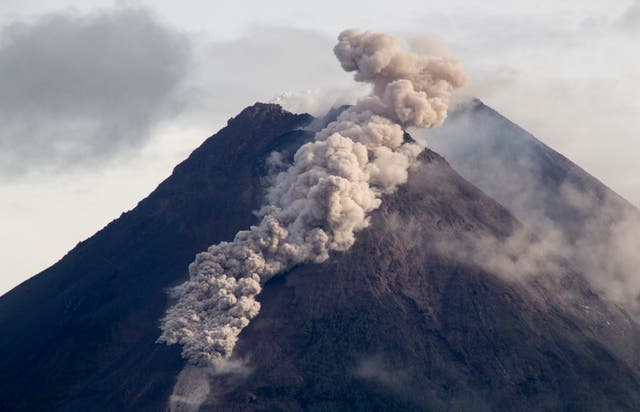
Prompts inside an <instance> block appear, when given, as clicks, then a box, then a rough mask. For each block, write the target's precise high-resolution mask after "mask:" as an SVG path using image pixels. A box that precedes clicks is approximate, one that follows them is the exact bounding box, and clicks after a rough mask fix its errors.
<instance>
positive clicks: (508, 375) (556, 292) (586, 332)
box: [0, 104, 640, 411]
mask: <svg viewBox="0 0 640 412" xmlns="http://www.w3.org/2000/svg"><path fill="white" fill-rule="evenodd" d="M310 121H311V117H310V116H307V115H294V114H291V113H287V112H285V111H283V110H282V109H281V108H280V107H279V106H275V105H265V104H256V105H254V106H252V107H249V108H247V109H245V110H244V111H243V112H242V113H240V114H239V115H238V116H237V117H235V118H234V119H231V120H230V121H229V124H228V126H227V127H226V128H225V129H223V130H221V131H220V132H219V133H218V134H216V135H215V136H213V137H212V138H210V139H208V140H207V141H205V143H204V144H203V145H202V146H201V147H200V148H198V149H197V150H196V151H195V152H194V153H193V154H192V155H191V156H190V157H189V159H187V160H186V161H185V162H183V163H181V164H180V165H179V166H177V167H176V169H175V170H174V173H173V174H172V176H171V177H170V178H168V179H167V180H166V181H164V182H163V183H162V184H160V186H159V187H158V188H157V189H156V190H155V191H154V192H153V193H152V194H151V195H150V196H149V197H147V198H146V199H145V200H143V201H142V202H140V203H139V205H138V206H137V207H136V208H135V209H134V210H132V211H131V212H128V213H125V214H123V215H122V216H121V217H120V218H119V219H117V220H115V221H114V222H112V223H111V224H109V225H108V226H107V227H106V228H104V229H103V230H101V231H100V232H98V233H97V234H96V235H95V236H93V237H92V238H90V239H88V240H86V241H84V242H82V243H80V244H79V245H78V246H77V247H76V248H75V249H74V250H72V251H71V252H69V254H67V255H66V256H65V257H64V258H63V259H62V260H61V261H60V262H58V263H57V264H55V265H54V266H52V267H51V268H49V269H48V270H46V271H44V272H43V273H41V274H39V275H37V276H36V277H34V278H32V279H30V280H29V281H27V282H25V283H23V284H22V285H20V286H19V287H17V288H15V289H14V290H12V291H11V292H9V293H8V294H6V295H4V296H2V297H1V298H0V353H2V354H3V356H2V357H0V410H8V411H19V410H150V411H157V410H163V409H166V408H167V405H168V399H169V396H170V394H171V391H172V388H173V385H174V383H175V381H176V377H177V375H178V373H179V372H180V371H181V370H182V369H183V367H184V366H185V364H184V361H183V360H182V359H181V358H180V355H179V352H180V349H179V348H177V347H167V346H164V345H160V344H157V343H155V340H156V339H157V337H158V336H159V333H160V330H159V328H158V320H159V319H160V317H161V316H162V315H163V313H164V311H165V310H166V308H167V305H169V304H170V302H169V301H168V299H167V295H166V293H165V291H166V288H168V287H169V286H172V285H175V284H177V283H179V282H181V281H183V280H184V279H185V278H186V269H187V266H188V264H189V262H190V261H191V260H192V259H193V256H194V255H195V254H196V253H197V252H199V251H201V250H203V249H205V248H206V247H207V246H208V245H209V244H211V243H216V242H219V241H221V240H229V239H231V238H232V237H233V235H234V234H235V233H236V232H237V231H238V230H240V229H244V228H247V227H248V226H249V225H250V224H252V223H254V222H255V220H256V218H255V216H254V215H253V214H252V213H251V212H252V210H255V209H256V208H257V207H258V205H259V204H260V199H261V194H262V187H263V182H262V178H263V176H264V174H265V171H266V169H265V159H266V156H268V154H269V153H270V152H271V151H272V150H285V151H288V152H289V153H291V152H292V151H293V150H294V149H295V148H296V147H297V146H299V145H300V144H301V143H302V142H304V141H305V140H306V139H308V138H309V137H310V132H307V131H303V130H299V128H300V127H303V126H305V125H307V124H309V122H310ZM523 231H526V229H524V228H523V227H522V225H521V224H520V223H519V222H518V221H517V220H516V219H515V218H514V217H513V216H512V215H511V213H510V212H509V211H508V210H507V209H505V208H504V207H502V206H501V205H500V204H498V203H497V202H495V201H494V200H492V199H491V198H490V197H488V196H486V195H485V194H483V193H482V192H481V191H480V190H478V189H477V188H476V187H475V186H473V185H472V184H470V183H468V182H467V181H466V180H464V179H463V178H462V177H460V176H459V175H458V174H457V173H456V172H455V171H454V170H453V169H451V167H449V165H448V163H447V162H446V161H445V160H444V159H443V158H442V157H440V156H439V155H437V154H436V153H434V152H432V151H425V152H424V153H423V154H422V155H421V163H420V164H419V165H418V166H417V167H416V168H414V169H413V170H412V171H411V176H410V180H409V182H408V184H407V185H405V186H403V187H402V188H401V189H400V190H399V191H398V192H397V193H395V194H393V195H390V196H387V197H386V198H385V199H384V202H383V206H382V207H381V208H380V209H379V210H378V211H376V212H375V213H374V214H373V216H372V223H371V226H370V227H369V228H368V229H366V230H365V231H363V232H361V233H359V235H358V241H357V243H356V245H355V246H354V247H353V248H352V249H351V250H349V251H348V252H347V253H336V254H334V255H332V257H331V259H330V260H329V261H328V262H326V263H324V264H321V265H311V264H305V265H300V266H297V267H295V268H293V269H292V270H291V271H290V272H288V273H285V274H283V275H280V276H277V277H276V278H274V279H272V280H271V281H270V282H268V283H267V285H266V287H265V289H264V291H263V293H262V294H261V295H260V296H259V300H260V302H261V304H262V311H261V313H260V314H259V315H258V317H256V318H255V319H254V321H253V322H252V323H251V324H250V325H249V326H248V327H247V328H246V329H245V330H244V331H243V332H242V334H241V335H240V341H239V343H238V346H237V351H236V352H237V355H238V356H239V357H240V358H243V359H245V360H246V364H247V367H248V368H249V370H251V373H250V374H249V375H248V376H235V375H231V376H229V375H224V376H212V377H211V388H212V389H211V393H210V394H209V397H208V398H207V400H206V401H205V404H204V405H203V408H202V409H203V410H363V411H364V410H367V411H369V410H390V409H395V410H473V411H478V410H514V409H518V410H576V411H585V410H594V411H600V410H640V378H639V375H638V373H637V371H636V369H635V366H634V362H633V359H634V358H633V353H625V352H623V351H621V350H620V345H616V344H611V343H609V342H607V341H606V339H605V338H604V334H609V333H616V334H618V335H620V336H623V337H625V339H623V341H624V342H628V339H627V338H628V337H629V336H631V337H633V336H635V335H633V333H635V330H636V329H635V328H636V326H635V324H634V323H633V322H631V321H630V320H629V319H628V318H626V317H625V316H624V314H621V313H620V312H616V308H612V307H611V306H610V305H608V304H606V303H605V302H603V301H602V300H601V299H600V298H599V297H598V296H597V295H595V294H594V293H593V292H592V291H591V290H590V288H589V287H588V285H587V283H586V282H585V281H584V279H583V277H582V276H581V274H580V273H579V272H577V271H576V270H575V268H572V265H571V263H569V262H567V261H566V260H563V259H562V258H560V257H555V256H549V259H553V260H555V261H557V264H556V265H554V266H553V270H546V268H541V269H540V270H538V271H535V273H532V274H530V276H528V277H526V278H525V279H524V280H519V281H515V280H514V279H521V278H522V276H520V275H521V274H520V273H518V271H519V270H520V266H519V265H518V264H515V265H514V266H513V271H514V272H513V273H504V272H500V273H498V272H494V271H492V269H491V266H487V265H486V264H484V263H485V262H482V261H475V260H474V259H468V258H463V257H462V256H461V255H460V254H459V253H450V252H451V250H450V249H447V248H443V247H442V244H443V242H448V241H450V240H451V239H458V238H473V239H485V240H486V239H489V240H491V241H493V242H494V243H493V244H494V245H496V246H495V248H496V250H495V253H496V254H501V253H506V252H505V251H504V250H502V245H503V243H504V242H506V241H507V240H508V239H510V238H511V237H513V235H514V234H517V233H522V232H523ZM530 240H531V242H534V243H535V241H536V240H535V237H534V236H530ZM451 245H453V247H458V246H459V243H456V242H452V243H451ZM508 252H509V253H515V254H516V255H517V254H518V253H520V252H522V253H526V251H524V250H520V249H518V248H515V249H514V248H510V249H509V250H508ZM567 296H570V297H571V298H570V299H568V298H567ZM584 307H588V308H589V310H588V311H585V310H584ZM607 323H608V326H607V328H605V329H602V328H601V325H603V324H607ZM632 352H633V351H632Z"/></svg>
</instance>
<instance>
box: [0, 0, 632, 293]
mask: <svg viewBox="0 0 640 412" xmlns="http://www.w3.org/2000/svg"><path fill="white" fill-rule="evenodd" d="M370 3H371V2H364V1H361V2H346V1H340V2H337V1H325V2H322V3H318V4H317V5H316V6H314V7H311V6H310V3H305V2H296V1H292V0H286V1H285V0H272V1H269V2H258V1H254V2H248V1H244V2H223V4H216V2H203V1H193V0H183V1H180V2H170V1H163V0H160V1H154V2H151V1H115V2H114V1H107V0H94V1H74V0H68V1H65V0H58V1H49V0H20V1H16V0H3V1H2V2H1V3H0V260H1V261H2V262H3V265H2V269H0V270H1V271H0V294H2V293H4V292H6V291H8V290H9V289H11V288H12V287H14V286H16V285H17V284H19V283H20V282H22V281H24V280H26V279H27V278H29V277H31V276H33V275H35V274H36V273H38V272H40V271H41V270H43V269H45V268H47V267H48V266H50V265H51V264H53V263H55V262H56V261H57V260H59V259H60V258H61V257H62V256H63V255H64V254H65V253H67V252H68V251H69V250H71V249H72V248H73V247H74V246H75V245H76V244H77V243H78V242H79V241H81V240H84V239H86V238H88V237H90V236H91V235H93V234H94V233H95V232H96V231H98V230H99V229H101V228H102V227H104V226H105V225H106V224H107V223H109V222H110V221H111V220H113V219H116V218H117V217H118V216H120V214H121V213H122V212H124V211H127V210H130V209H132V208H133V207H135V205H136V204H137V202H138V201H140V200H141V199H143V198H144V197H145V196H147V195H148V194H149V193H150V192H151V191H152V190H153V189H154V188H155V187H156V186H157V185H158V184H159V183H160V182H161V181H162V180H164V179H165V178H166V177H168V176H169V175H170V174H171V170H172V168H173V167H174V166H175V165H176V164H177V163H178V162H180V161H181V160H183V159H184V158H185V157H186V156H188V154H189V153H190V152H191V151H192V150H194V149H195V148H196V147H197V146H198V145H199V144H200V143H202V141H204V139H205V138H206V137H208V136H210V135H212V134H213V133H215V132H216V131H217V130H219V129H220V128H221V127H223V126H224V125H225V124H226V121H227V120H228V119H229V118H230V117H232V116H234V115H235V114H237V113H238V112H239V111H240V110H242V108H244V107H246V106H248V105H251V104H253V103H254V102H256V101H278V102H282V103H283V104H286V105H287V107H288V108H290V109H292V110H293V109H298V110H308V111H311V112H312V113H314V114H319V113H320V112H321V111H322V110H323V109H325V108H327V107H328V106H330V105H331V104H332V103H334V102H338V103H341V102H349V101H352V100H353V99H354V98H355V96H357V95H359V94H362V93H364V92H366V91H365V90H363V89H362V87H357V85H355V84H354V82H353V81H352V79H351V76H350V75H349V74H347V73H345V72H343V71H342V70H341V69H340V67H339V64H338V63H337V61H336V60H335V57H334V56H333V54H332V47H333V44H334V42H335V37H336V36H337V34H338V33H339V32H340V31H341V30H343V29H344V28H350V27H355V28H360V29H363V30H372V31H387V32H390V33H393V34H395V35H398V36H400V37H401V38H403V39H404V40H406V41H407V42H411V41H415V39H421V41H428V42H429V44H430V45H431V46H433V45H434V44H437V46H438V48H439V50H441V51H442V53H448V54H450V55H453V56H455V57H456V58H458V59H459V60H460V61H461V62H462V64H463V66H464V67H465V69H466V71H467V73H468V74H469V79H470V81H469V85H468V86H467V88H466V89H465V91H464V93H465V94H468V95H473V96H477V97H479V98H480V99H482V100H483V101H484V102H485V103H487V104H489V105H490V106H492V107H493V108H494V109H496V110H498V111H499V112H501V113H502V114H503V115H505V116H506V117H508V118H509V119H510V120H512V121H514V122H516V123H517V124H519V125H520V126H522V127H523V128H525V129H527V130H528V131H530V132H532V133H533V134H534V135H536V136H537V137H538V138H540V139H541V140H542V141H544V142H545V143H547V144H548V145H550V146H551V147H553V148H554V149H556V150H558V151H559V152H561V153H562V154H564V155H565V156H567V157H569V158H570V159H571V160H573V161H574V162H576V163H577V164H578V165H580V166H582V167H583V168H585V169H586V170H587V171H588V172H590V173H591V174H593V175H594V176H596V177H598V178H599V179H601V180H602V181H603V182H604V183H605V184H607V185H608V186H610V187H611V188H613V189H614V190H615V191H617V192H618V193H620V194H621V195H623V196H624V197H626V198H627V199H628V200H629V201H631V202H632V203H634V204H636V205H640V162H638V161H636V157H637V156H638V154H640V141H639V139H638V133H639V132H640V99H639V97H640V57H639V56H638V52H637V50H636V49H637V44H638V41H639V40H640V1H633V0H619V1H618V0H613V1H610V2H601V1H591V0H587V1H557V0H556V1H548V0H536V1H519V2H513V1H509V2H507V1H497V0H487V1H484V2H476V3H477V4H470V3H471V2H468V1H466V2H465V1H456V0H452V1H447V2H435V1H425V0H420V1H401V0H397V1H394V2H387V3H382V2H378V3H380V4H376V5H371V4H370Z"/></svg>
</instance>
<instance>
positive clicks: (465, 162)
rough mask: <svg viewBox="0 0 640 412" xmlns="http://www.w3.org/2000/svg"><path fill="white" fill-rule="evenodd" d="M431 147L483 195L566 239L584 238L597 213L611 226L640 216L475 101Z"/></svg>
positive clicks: (432, 137)
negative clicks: (550, 226)
mask: <svg viewBox="0 0 640 412" xmlns="http://www.w3.org/2000/svg"><path fill="white" fill-rule="evenodd" d="M428 141H429V145H430V147H432V148H433V149H434V150H436V151H437V152H438V153H440V154H442V155H443V156H444V157H445V158H446V159H447V160H448V161H449V162H450V163H451V165H452V166H453V167H454V168H455V169H456V170H457V171H458V172H459V173H460V174H462V176H464V177H465V178H466V179H468V180H469V181H471V182H472V183H473V184H475V185H476V186H478V187H479V188H480V189H482V190H483V191H484V192H485V193H487V194H489V195H490V196H492V197H493V198H494V199H496V200H498V201H499V202H500V203H502V204H504V205H505V206H507V207H508V208H509V209H510V210H511V211H512V212H513V213H515V214H516V216H517V217H518V218H519V219H521V220H525V221H527V222H531V223H536V224H541V223H551V224H553V225H555V226H558V227H560V228H562V230H563V232H564V233H565V234H566V235H567V237H568V238H570V239H572V240H575V239H576V238H578V237H581V236H584V235H586V234H587V233H586V231H588V230H589V224H590V221H592V220H593V219H594V217H596V215H599V217H598V220H599V221H600V220H601V221H602V222H601V223H602V225H603V226H605V225H610V224H611V223H612V222H614V221H615V220H616V218H619V217H620V215H627V214H638V210H637V209H635V208H634V207H633V206H632V205H631V204H630V203H629V202H627V201H626V200H625V199H623V198H622V197H620V196H619V195H618V194H617V193H615V192H614V191H612V190H611V189H609V188H608V187H607V186H605V185H604V184H603V183H602V182H600V181H599V180H598V179H596V178H594V177H593V176H591V175H590V174H589V173H587V172H586V171H584V170H583V169H581V168H580V167H579V166H577V165H576V164H574V163H573V162H571V161H570V160H569V159H567V158H566V157H564V156H562V155H561V154H560V153H558V152H556V151H554V150H553V149H551V148H550V147H548V146H547V145H545V144H544V143H542V142H541V141H540V140H538V139H536V138H535V136H533V135H531V134H530V133H528V132H527V131H525V130H523V129H521V128H520V127H518V126H517V125H515V124H514V123H512V122H510V121H509V120H508V119H506V118H504V117H503V116H501V115H500V114H499V113H497V112H496V111H494V110H493V109H491V108H490V107H488V106H486V105H485V104H483V103H482V102H481V101H480V100H477V99H476V100H473V101H471V102H469V103H468V104H466V105H462V106H460V107H458V108H457V109H456V110H454V111H453V112H452V113H451V114H450V115H449V117H448V118H447V120H446V122H445V124H444V125H443V126H442V127H440V128H438V129H434V130H433V131H430V133H429V136H428Z"/></svg>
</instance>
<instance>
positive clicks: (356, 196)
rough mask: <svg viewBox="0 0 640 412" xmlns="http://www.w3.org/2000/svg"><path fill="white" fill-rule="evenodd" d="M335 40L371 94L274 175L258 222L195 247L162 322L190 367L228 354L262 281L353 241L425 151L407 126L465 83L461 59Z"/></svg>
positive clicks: (442, 108) (420, 123)
mask: <svg viewBox="0 0 640 412" xmlns="http://www.w3.org/2000/svg"><path fill="white" fill-rule="evenodd" d="M338 39H339V42H338V44H337V45H336V47H335V49H334V51H335V54H336V56H337V57H338V59H339V61H340V63H341V64H342V67H343V68H344V69H345V70H347V71H354V72H355V79H356V80H358V81H362V82H367V83H371V84H372V85H373V93H372V94H371V95H370V96H367V97H364V98H361V99H360V100H358V102H357V103H356V104H355V105H354V106H352V107H350V108H349V109H347V110H345V111H344V112H342V113H341V114H340V116H339V117H338V118H337V120H336V121H334V122H332V123H330V124H329V125H328V126H327V127H326V128H325V129H323V130H321V131H319V132H318V133H317V134H316V136H315V140H314V141H313V142H310V143H307V144H305V145H303V146H301V147H300V149H298V151H297V152H296V154H295V156H294V160H293V164H292V165H290V166H289V167H288V168H287V169H286V170H284V171H282V172H280V173H278V174H277V175H275V176H273V177H272V181H271V183H272V185H271V187H269V188H268V190H267V194H266V203H265V205H264V206H263V207H262V208H261V210H260V211H259V212H258V215H259V216H260V218H261V221H260V223H259V224H257V225H256V226H252V227H251V228H250V229H249V230H244V231H240V232H238V233H237V234H236V236H235V238H234V240H233V241H232V242H221V243H219V244H216V245H213V246H211V247H209V249H208V250H207V251H205V252H202V253H200V254H198V255H197V256H196V260H195V261H194V262H193V263H192V264H191V265H190V266H189V275H190V279H189V280H188V281H187V282H185V283H184V284H182V285H180V286H178V287H177V288H175V289H174V290H173V296H174V297H176V298H177V302H176V303H175V305H174V306H173V307H171V308H170V309H169V310H168V311H167V314H166V316H165V318H164V319H162V324H161V327H162V330H163V333H162V335H161V336H160V338H159V341H160V342H165V343H167V344H176V343H179V344H181V345H182V347H183V351H182V353H183V356H184V357H185V358H187V359H188V360H189V361H190V362H192V363H194V364H197V365H202V366H206V365H212V364H215V363H216V362H217V361H219V360H221V359H224V358H228V357H230V356H231V354H232V352H233V348H234V346H235V344H236V341H237V340H238V335H239V334H240V331H241V330H242V329H243V328H244V327H246V326H247V325H248V324H249V322H250V321H251V319H252V318H254V317H255V316H256V315H257V314H258V312H259V311H260V303H259V302H258V301H257V300H256V296H257V295H258V294H259V293H260V291H261V288H262V285H263V284H264V283H265V282H267V281H268V280H269V279H271V278H272V277H273V276H275V275H276V274H278V273H280V272H283V271H285V270H287V269H289V268H291V267H292V266H293V265H295V264H298V263H301V262H315V263H320V262H323V261H325V260H326V259H328V257H329V253H330V252H332V251H346V250H348V249H349V248H350V247H351V246H352V245H353V244H354V242H355V233H356V232H358V231H360V230H362V229H364V228H366V227H367V225H368V224H369V214H370V213H371V212H372V211H373V210H375V209H377V208H378V207H379V206H380V203H381V195H382V194H385V193H392V192H393V191H394V190H395V189H396V188H397V187H398V185H401V184H403V183H405V182H406V180H407V174H408V169H409V167H410V166H411V165H412V163H414V162H415V160H416V157H417V156H418V154H419V153H420V152H421V150H422V146H419V145H418V144H416V143H412V142H407V141H405V139H404V130H403V128H407V127H412V126H414V127H423V128H429V127H435V126H438V125H440V124H441V123H442V121H443V120H444V119H445V117H446V114H447V103H448V100H449V98H450V96H451V93H452V92H453V90H454V89H456V88H458V87H460V86H462V85H463V84H464V82H465V80H466V76H465V74H464V72H463V70H462V69H461V67H460V65H459V64H458V62H457V61H456V60H454V59H452V58H450V57H444V56H421V55H417V54H415V53H412V52H407V51H404V50H402V48H401V45H400V41H399V40H398V39H396V38H394V37H392V36H389V35H386V34H381V33H368V32H364V33H363V32H359V31H356V30H346V31H344V32H342V33H341V34H340V36H339V38H338Z"/></svg>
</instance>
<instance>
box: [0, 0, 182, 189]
mask: <svg viewBox="0 0 640 412" xmlns="http://www.w3.org/2000/svg"><path fill="white" fill-rule="evenodd" d="M1 33H2V35H1V40H0V90H1V91H2V92H1V93H0V176H3V177H5V178H7V177H8V178H15V177H16V176H21V175H24V174H26V173H28V172H34V171H51V170H61V169H64V170H66V169H69V168H75V167H83V166H88V165H95V164H96V163H103V162H105V161H107V160H109V159H111V158H113V157H114V156H116V155H117V154H119V153H121V152H122V151H124V150H127V149H130V148H135V147H138V146H140V145H141V144H143V143H144V142H145V141H146V140H147V139H148V138H149V135H150V131H151V130H152V129H153V127H154V126H155V125H156V124H157V122H158V121H159V120H161V119H162V117H163V116H164V115H166V114H167V113H170V112H172V111H175V110H178V107H179V103H180V101H179V98H178V88H179V85H180V82H181V80H182V79H183V78H184V76H185V74H186V72H187V68H188V62H189V58H190V41H189V40H188V38H187V37H186V36H185V35H183V34H181V33H179V32H177V31H175V30H173V29H172V28H170V27H167V26H165V25H164V24H162V23H161V22H160V21H158V20H157V19H156V17H155V16H154V15H153V14H151V13H150V12H149V11H147V10H145V9H132V8H116V9H109V10H103V11H97V12H92V13H88V14H79V13H73V12H63V13H62V12H60V13H52V14H47V15H43V16H41V17H39V18H37V19H36V20H34V21H30V22H13V23H10V24H8V25H6V26H5V27H3V28H2V29H1Z"/></svg>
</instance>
